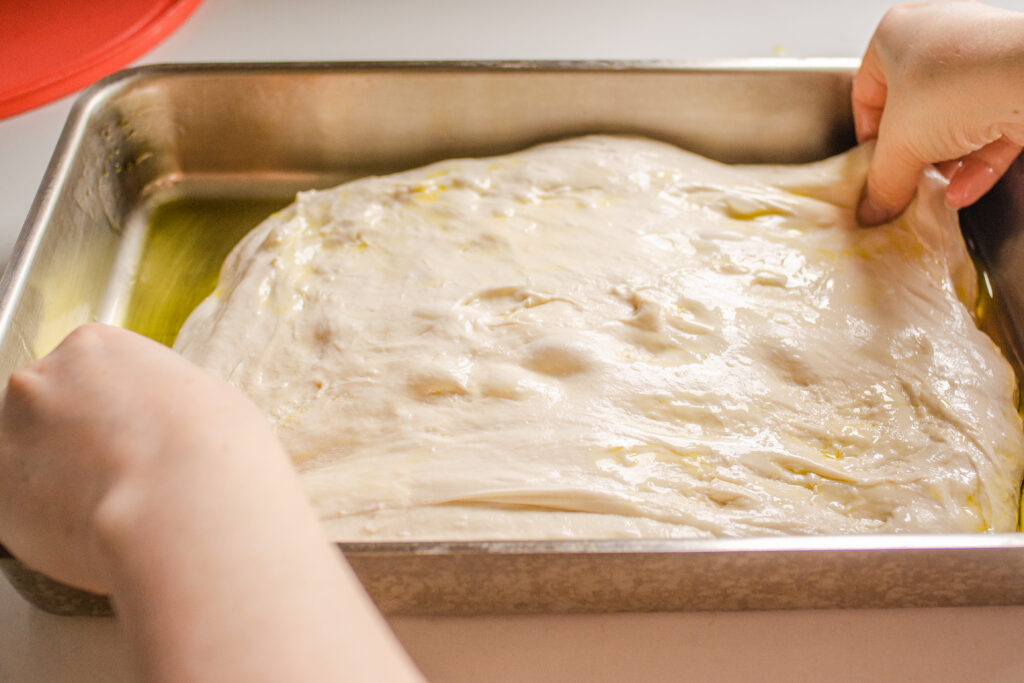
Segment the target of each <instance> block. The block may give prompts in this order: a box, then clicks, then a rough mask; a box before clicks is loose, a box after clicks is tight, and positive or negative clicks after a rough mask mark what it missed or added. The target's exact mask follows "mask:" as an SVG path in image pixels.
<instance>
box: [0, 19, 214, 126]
mask: <svg viewBox="0 0 1024 683" xmlns="http://www.w3.org/2000/svg"><path fill="white" fill-rule="evenodd" d="M200 2H201V0H23V1H22V2H18V1H17V0H12V1H11V2H6V1H4V2H0V26H2V27H3V31H2V33H3V38H2V39H0V119H2V118H5V117H8V116H12V115H14V114H17V113H19V112H23V111H26V110H28V109H32V108H33V107H38V106H39V105H41V104H46V103H47V102H50V101H52V100H55V99H57V98H59V97H63V96H64V95H67V94H68V93H72V92H74V91H75V90H78V89H79V88H81V87H84V86H86V85H89V84H90V83H92V82H94V81H96V80H99V79H100V78H102V77H104V76H107V75H109V74H111V73H113V72H115V71H117V70H118V69H120V68H121V67H123V66H124V65H126V64H128V63H129V62H131V61H133V60H135V59H137V58H138V57H141V56H142V55H143V54H145V53H146V52H147V51H149V50H150V49H152V48H153V47H154V46H156V44H157V43H159V42H160V41H161V40H163V39H164V38H166V37H167V36H168V35H170V34H171V32H172V31H174V29H176V28H178V26H180V25H181V24H182V22H184V21H185V19H187V18H188V16H189V15H190V14H191V13H192V11H193V10H194V9H195V8H196V7H198V6H199V3H200Z"/></svg>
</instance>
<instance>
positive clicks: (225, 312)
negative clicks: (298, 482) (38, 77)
mask: <svg viewBox="0 0 1024 683" xmlns="http://www.w3.org/2000/svg"><path fill="white" fill-rule="evenodd" d="M870 153H871V149H870V148H869V147H861V148H857V149H854V150H851V151H850V152H848V153H845V154H842V155H840V156H837V157H834V158H832V159H828V160H825V161H822V162H818V163H814V164H808V165H803V166H791V167H775V166H761V167H756V166H749V167H741V166H726V165H722V164H719V163H716V162H713V161H710V160H707V159H704V158H701V157H699V156H696V155H694V154H690V153H688V152H685V151H682V150H680V149H678V148H675V147H673V146H670V145H667V144H663V143H659V142H655V141H651V140H644V139H635V138H621V137H607V136H592V137H585V138H579V139H573V140H568V141H564V142H559V143H552V144H546V145H541V146H539V147H536V148H533V149H530V150H527V151H524V152H521V153H518V154H512V155H509V156H503V157H495V158H489V159H472V160H455V161H446V162H442V163H438V164H434V165H431V166H428V167H426V168H422V169H417V170H412V171H408V172H404V173H399V174H396V175H392V176H387V177H372V178H365V179H361V180H357V181H355V182H351V183H347V184H345V185H341V186H339V187H337V188H333V189H329V190H322V191H310V192H303V193H300V194H299V195H298V197H297V199H296V201H295V203H294V204H293V205H292V206H290V207H288V208H287V209H284V210H283V211H281V212H279V213H277V214H275V215H273V216H271V217H270V218H268V219H267V220H266V221H265V222H264V223H262V224H261V225H260V226H258V227H257V228H255V229H254V230H253V231H252V232H251V233H250V234H249V235H248V236H247V237H246V238H245V239H244V240H243V241H242V242H241V243H240V244H239V245H238V246H237V247H236V248H235V250H234V251H233V252H232V253H231V255H230V256H229V257H228V259H227V261H226V262H225V264H224V267H223V270H222V273H221V277H220V282H219V284H218V286H217V288H216V291H214V293H213V294H212V295H211V296H210V297H209V298H208V299H207V300H206V301H205V302H203V303H202V304H201V305H200V306H199V307H198V308H197V309H196V311H195V312H194V313H193V314H192V316H191V317H190V318H189V320H188V321H187V323H186V324H185V326H184V328H183V329H182V331H181V333H180V335H179V337H178V341H177V343H176V348H177V350H178V351H179V352H181V353H182V354H183V355H184V356H185V357H186V358H189V359H191V360H192V361H194V362H196V363H198V364H200V365H201V366H203V367H205V368H207V369H209V370H210V371H212V372H213V373H215V374H217V375H219V376H221V377H223V378H226V379H227V380H229V381H230V382H232V383H233V384H235V385H236V386H238V387H240V388H241V389H242V390H243V391H245V392H246V393H247V394H248V395H249V396H251V397H252V398H253V400H255V401H256V403H257V404H258V405H259V406H260V407H261V408H262V409H263V410H264V411H265V413H266V414H267V415H268V417H269V419H270V420H271V422H272V423H273V425H274V426H275V427H276V430H277V433H278V434H279V436H280V438H281V440H282V442H283V443H284V445H285V448H286V449H287V450H288V452H289V453H290V454H291V456H292V458H293V459H294V462H295V464H296V467H297V468H298V470H299V472H300V475H301V479H302V481H303V484H304V486H305V487H306V490H307V491H308V494H309V496H310V498H311V500H312V502H313V504H314V505H315V507H316V509H317V510H318V511H319V514H320V515H321V516H322V518H323V519H324V520H325V523H326V524H327V526H328V529H329V531H330V533H331V534H332V536H333V537H335V538H336V539H338V540H393V539H424V540H433V539H511V538H518V539H543V538H615V537H653V538H656V537H692V536H707V535H714V536H750V535H763V534H830V533H843V534H845V533H871V532H974V531H1012V530H1014V529H1015V528H1016V525H1017V514H1018V495H1019V489H1020V483H1021V476H1022V466H1024V443H1022V432H1021V422H1020V418H1019V417H1018V415H1017V412H1016V404H1015V393H1014V392H1015V381H1014V377H1013V373H1012V371H1011V369H1010V367H1009V366H1008V364H1007V363H1006V361H1005V360H1004V359H1003V357H1002V356H1001V355H1000V353H999V351H998V349H997V348H996V347H995V345H994V344H993V343H992V342H991V340H989V338H988V337H986V336H985V335H984V334H983V333H982V332H980V331H979V330H978V328H977V327H976V325H975V323H974V321H973V319H972V314H971V311H970V307H972V306H973V302H974V297H975V289H974V288H975V273H974V270H973V267H972V265H971V262H970V260H969V258H968V255H967V253H966V250H965V247H964V245H963V243H962V240H961V237H960V234H959V230H958V226H957V222H956V214H955V213H954V212H952V211H951V210H949V209H947V208H946V207H945V206H944V204H943V200H942V189H943V183H942V180H941V178H940V177H939V176H938V175H937V174H933V175H929V176H928V177H927V178H926V179H925V180H924V181H923V183H922V186H921V188H920V191H919V196H918V199H917V200H916V201H915V203H914V204H913V205H912V207H911V208H910V209H909V210H908V211H907V212H906V213H905V214H904V216H903V217H902V218H900V219H898V220H896V221H895V222H893V223H890V224H887V225H885V226H882V227H879V228H873V229H862V228H859V227H857V226H856V224H855V219H854V218H853V207H854V205H855V203H856V200H857V196H858V194H859V191H860V188H861V186H862V184H863V181H864V176H865V173H866V169H867V164H868V161H869V158H870ZM965 304H966V305H965Z"/></svg>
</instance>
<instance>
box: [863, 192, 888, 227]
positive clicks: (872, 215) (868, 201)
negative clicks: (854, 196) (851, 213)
mask: <svg viewBox="0 0 1024 683" xmlns="http://www.w3.org/2000/svg"><path fill="white" fill-rule="evenodd" d="M890 218H892V216H890V215H889V212H888V211H886V210H885V209H883V208H882V207H881V206H879V205H878V204H877V203H875V200H874V199H872V198H871V197H869V196H867V195H864V197H863V198H862V199H861V200H860V204H859V205H858V206H857V220H858V221H859V222H860V224H861V225H863V226H865V227H871V226H873V225H880V224H882V223H885V222H886V221H887V220H889V219H890Z"/></svg>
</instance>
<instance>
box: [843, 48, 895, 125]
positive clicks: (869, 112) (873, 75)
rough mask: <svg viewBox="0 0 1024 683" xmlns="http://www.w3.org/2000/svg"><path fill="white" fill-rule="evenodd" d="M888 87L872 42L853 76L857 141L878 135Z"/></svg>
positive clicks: (852, 95)
mask: <svg viewBox="0 0 1024 683" xmlns="http://www.w3.org/2000/svg"><path fill="white" fill-rule="evenodd" d="M887 94H888V87H887V86H886V83H885V74H884V73H883V72H882V64H881V60H880V59H879V57H878V52H877V51H876V50H875V49H874V47H873V44H872V45H871V46H869V47H868V50H867V52H866V53H865V54H864V58H863V59H862V60H861V65H860V68H859V69H858V70H857V75H856V76H854V77H853V91H852V92H851V94H850V97H851V99H852V101H853V124H854V128H855V129H856V131H857V142H865V141H866V140H873V139H875V138H876V137H878V127H879V125H880V123H881V121H882V110H883V109H884V108H885V98H886V96H887Z"/></svg>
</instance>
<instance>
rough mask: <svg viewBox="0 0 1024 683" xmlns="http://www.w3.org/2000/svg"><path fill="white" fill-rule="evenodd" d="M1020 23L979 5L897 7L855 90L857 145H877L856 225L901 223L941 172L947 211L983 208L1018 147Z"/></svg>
mask: <svg viewBox="0 0 1024 683" xmlns="http://www.w3.org/2000/svg"><path fill="white" fill-rule="evenodd" d="M1022 84H1024V14H1020V13H1017V12H1010V11H1007V10H1002V9H997V8H994V7H988V6H986V5H982V4H979V3H977V2H969V1H961V0H954V1H950V2H930V3H929V2H921V3H911V4H903V5H897V6H895V7H893V8H892V9H891V10H889V12H888V13H886V15H885V17H883V19H882V21H881V22H880V23H879V25H878V28H877V29H876V30H875V34H874V36H872V38H871V42H870V43H869V45H868V48H867V51H866V53H865V54H864V58H863V61H862V63H861V67H860V69H859V71H858V72H857V75H856V76H855V78H854V81H853V93H852V99H853V115H854V122H855V125H856V130H857V139H858V141H860V142H864V141H866V140H871V139H875V138H877V140H878V141H877V144H876V147H875V154H874V159H873V161H872V164H871V169H870V171H869V173H868V180H867V185H866V187H865V192H864V196H863V198H862V200H861V204H860V206H859V207H858V217H859V218H860V221H861V223H863V224H865V225H876V224H878V223H882V222H884V221H886V220H888V219H891V218H893V217H895V216H896V215H898V214H899V213H900V212H901V211H902V210H903V209H904V208H906V206H907V204H908V203H909V202H910V200H911V199H912V198H913V196H914V191H915V189H916V188H917V184H918V180H919V179H920V176H921V172H922V170H923V169H924V167H925V166H926V165H928V164H933V163H934V164H938V165H939V169H940V170H941V171H942V172H943V173H944V174H945V175H946V177H947V178H949V181H950V183H949V187H948V188H947V191H946V201H947V203H948V204H949V205H950V206H951V207H952V208H961V207H963V206H967V205H969V204H971V203H973V202H975V201H976V200H977V199H979V198H980V197H981V196H982V195H983V194H985V192H987V191H988V190H989V189H990V188H991V187H992V185H994V184H995V182H996V181H997V180H998V179H999V178H1000V177H1001V176H1002V174H1003V173H1004V172H1005V171H1006V169H1007V168H1008V167H1009V165H1010V164H1011V163H1012V162H1013V160H1014V159H1015V158H1016V156H1017V154H1018V153H1019V152H1020V150H1021V147H1022V145H1024V85H1022Z"/></svg>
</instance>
